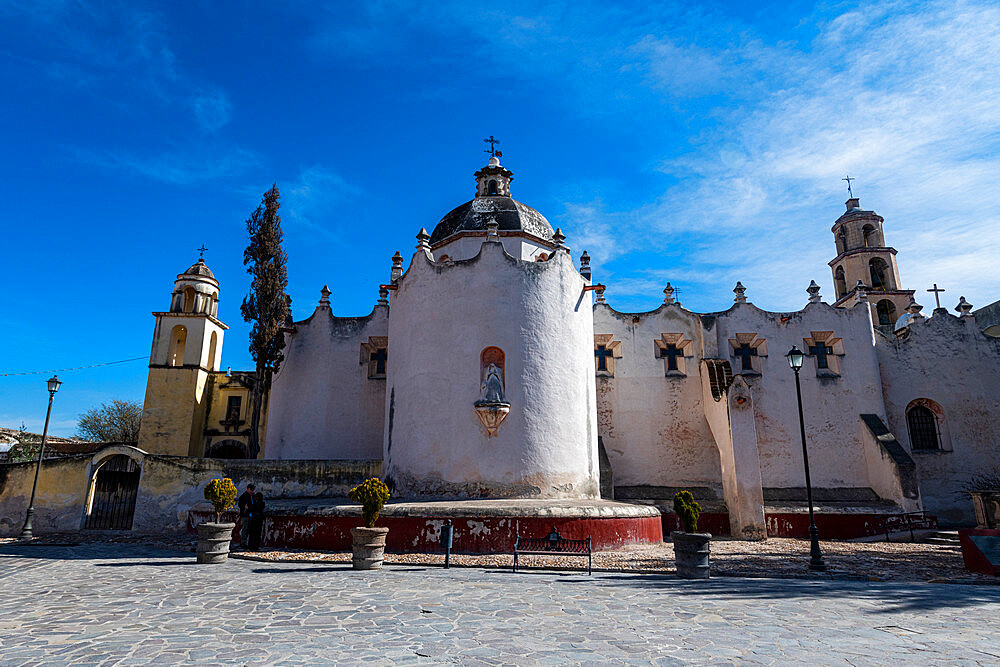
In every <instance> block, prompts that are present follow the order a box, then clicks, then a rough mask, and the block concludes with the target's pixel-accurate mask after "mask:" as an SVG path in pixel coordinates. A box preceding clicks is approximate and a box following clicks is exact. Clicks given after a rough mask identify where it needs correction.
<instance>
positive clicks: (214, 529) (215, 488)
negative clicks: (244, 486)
mask: <svg viewBox="0 0 1000 667" xmlns="http://www.w3.org/2000/svg"><path fill="white" fill-rule="evenodd" d="M205 500H207V501H208V502H210V503H212V507H213V508H214V509H215V523H212V522H206V523H199V524H198V551H197V554H198V562H199V563H224V562H225V561H226V559H227V558H229V545H230V543H232V541H233V528H235V527H236V524H235V523H222V513H223V512H225V511H226V510H228V509H229V508H231V507H233V505H235V504H236V485H235V484H233V480H231V479H229V478H228V477H225V478H223V479H213V480H212V481H211V482H209V483H208V485H207V486H205Z"/></svg>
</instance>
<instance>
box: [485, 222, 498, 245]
mask: <svg viewBox="0 0 1000 667" xmlns="http://www.w3.org/2000/svg"><path fill="white" fill-rule="evenodd" d="M499 232H500V223H499V222H497V219H496V218H490V219H489V220H488V221H487V222H486V240H487V241H494V242H496V243H499V242H500V233H499Z"/></svg>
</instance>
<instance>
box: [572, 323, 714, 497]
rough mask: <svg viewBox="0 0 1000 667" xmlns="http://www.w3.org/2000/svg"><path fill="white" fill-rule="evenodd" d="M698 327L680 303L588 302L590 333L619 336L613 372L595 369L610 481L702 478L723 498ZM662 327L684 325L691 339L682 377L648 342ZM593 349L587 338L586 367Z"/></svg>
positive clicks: (662, 482) (672, 329)
mask: <svg viewBox="0 0 1000 667" xmlns="http://www.w3.org/2000/svg"><path fill="white" fill-rule="evenodd" d="M702 331H703V329H702V325H701V319H700V318H699V317H698V315H696V314H694V313H691V312H689V311H687V310H684V309H683V308H681V307H680V306H679V305H670V306H661V307H660V308H658V309H657V310H654V311H652V312H649V313H634V314H633V313H620V312H618V311H615V310H614V309H612V308H611V307H610V306H608V305H606V304H597V305H595V306H594V333H595V334H611V335H613V336H614V340H616V341H621V343H622V346H621V348H620V350H619V351H620V353H621V358H616V359H615V360H614V368H615V370H614V377H603V376H600V377H597V396H598V397H597V403H598V423H599V431H600V434H601V436H602V437H603V438H604V447H605V449H606V450H607V452H608V458H609V459H611V467H612V469H613V471H614V478H615V486H621V487H634V486H665V487H686V486H701V487H709V488H711V489H713V491H714V492H715V493H716V495H717V497H718V498H719V499H721V498H722V489H721V477H720V472H719V454H718V449H717V448H716V446H715V441H714V439H713V437H712V434H711V431H710V429H709V427H708V422H707V421H706V419H705V408H704V404H703V398H702V387H701V379H700V375H699V365H700V363H701V358H702V357H703V347H704V341H703V335H702ZM663 333H683V335H684V338H685V339H686V340H691V341H692V344H691V350H692V352H693V356H692V357H689V358H686V359H685V366H686V370H687V377H675V376H672V377H666V372H665V365H664V360H663V359H662V358H658V357H657V355H658V351H657V347H656V343H655V342H654V341H655V340H658V339H660V337H661V334H663ZM593 349H594V348H593V341H592V342H591V360H590V364H591V373H594V372H595V363H594V355H593ZM635 492H638V493H640V495H641V493H642V492H640V491H638V490H636V491H634V492H633V493H635Z"/></svg>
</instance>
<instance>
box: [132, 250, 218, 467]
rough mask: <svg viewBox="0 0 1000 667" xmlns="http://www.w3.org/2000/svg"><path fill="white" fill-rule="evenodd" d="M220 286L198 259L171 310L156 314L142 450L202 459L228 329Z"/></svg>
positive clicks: (179, 283)
mask: <svg viewBox="0 0 1000 667" xmlns="http://www.w3.org/2000/svg"><path fill="white" fill-rule="evenodd" d="M218 312H219V282H218V281H217V280H216V279H215V276H214V275H213V274H212V271H211V270H210V269H209V268H208V266H206V265H205V260H204V259H201V258H199V259H198V261H197V262H196V263H194V264H193V265H192V266H191V267H190V268H188V269H187V270H186V271H185V272H184V273H181V274H179V275H178V276H177V279H176V280H175V281H174V291H173V293H172V294H171V295H170V308H169V310H166V311H161V312H154V313H153V317H155V318H156V325H155V327H154V329H153V346H152V349H151V350H150V354H149V376H148V379H147V381H146V399H145V402H144V403H143V408H142V427H141V429H140V431H139V449H142V450H145V451H147V452H155V453H158V454H171V455H174V456H201V455H202V452H201V448H202V434H203V429H204V427H205V411H206V410H207V409H208V405H207V393H208V388H209V379H210V375H211V374H212V373H213V372H217V371H218V370H219V363H220V360H221V358H222V338H223V335H224V334H225V331H226V329H228V328H229V327H227V326H226V325H225V324H223V323H222V322H220V321H219V320H218V318H217V317H216V316H217V314H218Z"/></svg>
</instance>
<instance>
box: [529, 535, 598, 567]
mask: <svg viewBox="0 0 1000 667" xmlns="http://www.w3.org/2000/svg"><path fill="white" fill-rule="evenodd" d="M519 555H527V556H586V557H587V574H593V572H594V569H593V552H592V550H591V544H590V538H589V537H588V538H587V539H585V540H568V539H566V538H565V537H563V536H562V535H560V534H559V531H557V530H556V529H555V528H554V527H553V528H552V532H550V533H549V534H548V535H547V536H545V537H522V536H521V535H518V536H517V537H516V538H515V539H514V572H517V557H518V556H519Z"/></svg>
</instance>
